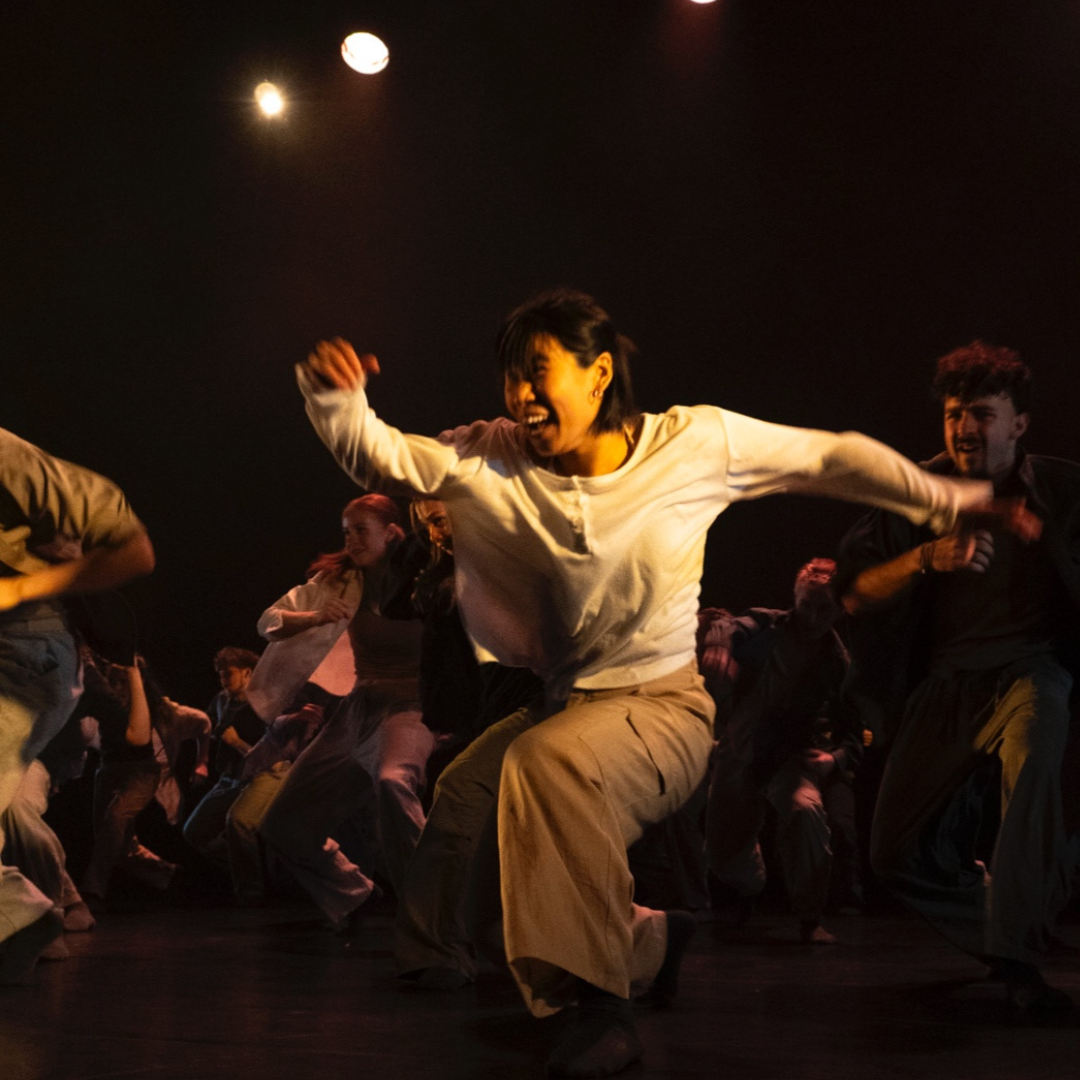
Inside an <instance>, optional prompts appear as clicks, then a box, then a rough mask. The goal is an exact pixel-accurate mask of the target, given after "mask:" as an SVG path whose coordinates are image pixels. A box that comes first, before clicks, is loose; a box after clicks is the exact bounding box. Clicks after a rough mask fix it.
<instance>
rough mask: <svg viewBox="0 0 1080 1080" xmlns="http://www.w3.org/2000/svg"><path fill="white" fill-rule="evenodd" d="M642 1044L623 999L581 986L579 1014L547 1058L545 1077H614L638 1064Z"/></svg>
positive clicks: (630, 1012)
mask: <svg viewBox="0 0 1080 1080" xmlns="http://www.w3.org/2000/svg"><path fill="white" fill-rule="evenodd" d="M641 1054H642V1048H641V1040H640V1039H639V1038H638V1034H637V1029H636V1028H635V1027H634V1010H633V1007H632V1006H631V1004H630V1002H629V1001H628V1000H627V999H626V998H620V997H616V996H615V995H614V994H609V993H606V992H605V991H603V990H598V989H597V988H596V987H595V986H588V985H587V984H582V992H581V1002H580V1005H579V1007H578V1014H577V1016H576V1017H575V1018H574V1021H573V1022H572V1024H571V1026H570V1029H569V1031H567V1033H566V1034H565V1035H564V1036H563V1039H562V1041H561V1042H560V1043H559V1045H558V1046H557V1047H555V1049H554V1051H553V1052H552V1054H551V1057H549V1058H548V1062H547V1069H546V1071H547V1075H548V1076H567V1077H591V1076H614V1075H615V1074H616V1073H620V1072H622V1071H623V1069H625V1068H628V1067H629V1066H630V1065H633V1063H634V1062H635V1061H638V1060H640V1058H641Z"/></svg>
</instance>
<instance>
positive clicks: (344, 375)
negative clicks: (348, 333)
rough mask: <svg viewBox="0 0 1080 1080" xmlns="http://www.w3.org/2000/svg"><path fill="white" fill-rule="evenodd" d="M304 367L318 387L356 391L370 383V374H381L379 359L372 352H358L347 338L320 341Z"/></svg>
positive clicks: (302, 367)
mask: <svg viewBox="0 0 1080 1080" xmlns="http://www.w3.org/2000/svg"><path fill="white" fill-rule="evenodd" d="M300 368H301V370H302V371H303V372H304V373H305V374H306V375H307V376H308V377H309V378H310V379H311V381H312V382H313V383H315V385H316V386H321V387H324V388H325V389H327V390H356V389H358V388H360V387H362V386H366V385H367V379H368V376H369V375H378V374H379V361H378V360H377V359H376V358H375V357H374V356H373V355H372V354H371V353H363V354H362V355H357V352H356V350H355V349H354V348H353V347H352V346H351V345H350V344H349V343H348V342H347V341H346V340H345V339H344V338H334V339H333V341H320V342H319V344H318V345H316V346H315V351H314V352H311V353H308V358H307V360H305V361H304V362H303V363H302V364H301V365H300Z"/></svg>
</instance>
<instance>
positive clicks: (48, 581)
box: [0, 530, 154, 611]
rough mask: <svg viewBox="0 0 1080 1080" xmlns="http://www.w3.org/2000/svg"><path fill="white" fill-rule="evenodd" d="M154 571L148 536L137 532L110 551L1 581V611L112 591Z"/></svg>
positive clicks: (93, 551) (99, 552) (143, 532)
mask: <svg viewBox="0 0 1080 1080" xmlns="http://www.w3.org/2000/svg"><path fill="white" fill-rule="evenodd" d="M153 569H154V549H153V546H152V545H151V543H150V537H149V536H147V534H146V532H145V531H143V530H140V531H139V532H137V533H135V534H134V535H133V536H131V537H130V538H129V539H128V540H126V541H124V542H123V543H122V544H120V545H119V546H117V547H113V548H106V547H101V548H95V549H93V550H92V551H89V552H88V553H87V554H86V555H83V556H81V557H80V558H78V559H71V560H69V561H67V562H62V563H56V564H55V565H53V566H48V567H45V568H44V569H43V570H36V571H34V572H33V573H29V574H22V575H20V576H18V577H6V578H0V611H8V610H9V609H11V608H13V607H16V606H17V605H19V604H24V603H26V602H27V601H29V600H47V599H50V598H52V597H59V596H70V595H72V594H74V593H86V592H100V591H101V590H103V589H113V588H116V586H118V585H123V584H124V582H126V581H130V580H131V579H132V578H135V577H140V576H141V575H143V574H149V573H150V571H151V570H153Z"/></svg>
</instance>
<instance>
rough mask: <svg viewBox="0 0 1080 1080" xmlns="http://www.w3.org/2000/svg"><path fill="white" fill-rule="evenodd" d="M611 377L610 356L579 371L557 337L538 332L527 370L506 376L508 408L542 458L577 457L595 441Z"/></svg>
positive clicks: (530, 347)
mask: <svg viewBox="0 0 1080 1080" xmlns="http://www.w3.org/2000/svg"><path fill="white" fill-rule="evenodd" d="M605 358H607V362H606V363H605V362H604V361H605ZM610 379H611V364H610V355H609V354H608V353H602V354H601V355H600V356H599V357H597V359H596V360H595V361H594V362H593V363H592V364H591V365H590V366H589V367H587V368H583V367H581V366H580V365H579V364H578V362H577V358H576V357H575V356H574V354H573V353H571V352H568V351H567V350H566V349H564V348H563V346H562V345H561V344H560V343H559V341H558V339H557V338H555V337H552V336H551V335H550V334H537V335H536V337H534V338H533V340H532V342H531V343H530V345H529V362H528V365H527V368H526V370H525V371H524V372H523V373H522V374H520V375H513V374H508V375H507V376H506V382H505V386H504V392H505V395H506V409H507V412H509V413H510V416H511V417H512V418H513V419H514V420H516V421H517V422H518V423H519V424H521V425H522V427H523V428H524V429H525V434H526V436H527V437H528V440H529V445H530V446H531V447H532V448H533V450H534V451H535V453H537V454H538V455H540V456H541V457H559V456H560V455H562V454H569V453H580V452H581V451H582V450H583V449H585V448H587V447H588V445H589V444H590V443H591V442H593V441H595V439H596V435H595V433H594V432H593V431H592V426H593V422H594V421H595V420H596V415H597V413H598V412H599V411H600V403H601V401H602V400H603V393H604V389H605V388H606V387H607V384H608V382H609V381H610Z"/></svg>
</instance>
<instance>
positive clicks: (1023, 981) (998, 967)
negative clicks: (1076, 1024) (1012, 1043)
mask: <svg viewBox="0 0 1080 1080" xmlns="http://www.w3.org/2000/svg"><path fill="white" fill-rule="evenodd" d="M986 960H987V963H989V965H990V970H989V972H987V975H986V977H987V979H988V980H989V981H990V982H1003V983H1004V984H1005V993H1006V995H1007V996H1008V998H1009V1003H1010V1004H1011V1005H1012V1006H1013V1008H1014V1009H1016V1011H1017V1012H1018V1013H1019V1014H1020V1015H1021V1016H1022V1017H1023V1018H1024V1019H1026V1020H1035V1021H1040V1020H1064V1019H1068V1018H1069V1017H1072V1016H1074V1015H1075V1014H1076V1003H1075V1002H1074V1001H1073V999H1072V998H1071V997H1069V995H1068V994H1066V993H1065V991H1064V990H1059V989H1058V988H1057V987H1055V986H1051V985H1050V984H1049V983H1048V982H1047V981H1046V980H1045V979H1044V978H1043V977H1042V972H1041V971H1039V969H1038V968H1037V967H1036V966H1035V965H1034V964H1025V963H1022V962H1021V961H1019V960H1008V959H1005V958H1004V957H1000V956H990V957H987V958H986Z"/></svg>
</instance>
